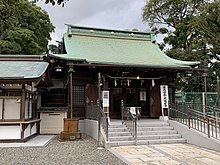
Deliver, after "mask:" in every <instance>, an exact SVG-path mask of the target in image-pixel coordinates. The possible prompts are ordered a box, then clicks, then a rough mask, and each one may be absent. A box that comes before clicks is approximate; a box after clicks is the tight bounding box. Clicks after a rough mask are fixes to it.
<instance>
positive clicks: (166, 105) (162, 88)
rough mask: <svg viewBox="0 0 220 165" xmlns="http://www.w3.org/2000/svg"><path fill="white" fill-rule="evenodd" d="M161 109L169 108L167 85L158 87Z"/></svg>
mask: <svg viewBox="0 0 220 165" xmlns="http://www.w3.org/2000/svg"><path fill="white" fill-rule="evenodd" d="M160 95H161V108H162V111H163V108H169V96H168V85H161V86H160Z"/></svg>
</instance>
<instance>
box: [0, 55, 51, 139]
mask: <svg viewBox="0 0 220 165" xmlns="http://www.w3.org/2000/svg"><path fill="white" fill-rule="evenodd" d="M43 59H44V58H43V56H30V55H1V56H0V141H5V142H10V141H13V142H14V141H18V142H24V141H26V140H28V139H29V138H31V137H32V136H34V135H36V134H38V133H39V124H40V121H41V120H40V119H39V118H38V114H37V108H38V107H39V102H38V101H39V100H38V90H37V88H48V87H49V86H51V85H52V82H51V81H49V72H48V66H49V63H47V62H44V61H43Z"/></svg>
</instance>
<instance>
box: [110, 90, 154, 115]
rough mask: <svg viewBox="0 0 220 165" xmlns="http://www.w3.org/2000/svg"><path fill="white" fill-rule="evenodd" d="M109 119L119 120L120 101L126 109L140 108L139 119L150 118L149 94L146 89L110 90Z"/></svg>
mask: <svg viewBox="0 0 220 165" xmlns="http://www.w3.org/2000/svg"><path fill="white" fill-rule="evenodd" d="M110 91H111V95H110V100H111V103H110V118H121V101H122V100H123V102H124V105H125V106H126V107H140V108H141V117H142V118H147V117H150V109H151V108H150V93H149V89H148V88H129V87H122V88H112V89H111V90H110Z"/></svg>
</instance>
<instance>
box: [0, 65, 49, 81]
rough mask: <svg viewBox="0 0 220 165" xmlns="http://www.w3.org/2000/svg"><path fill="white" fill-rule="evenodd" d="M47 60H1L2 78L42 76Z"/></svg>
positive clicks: (0, 77) (0, 72)
mask: <svg viewBox="0 0 220 165" xmlns="http://www.w3.org/2000/svg"><path fill="white" fill-rule="evenodd" d="M48 65H49V64H48V63H47V62H28V61H0V79H30V78H33V79H34V78H39V77H41V76H42V75H43V74H44V72H45V71H46V69H47V67H48Z"/></svg>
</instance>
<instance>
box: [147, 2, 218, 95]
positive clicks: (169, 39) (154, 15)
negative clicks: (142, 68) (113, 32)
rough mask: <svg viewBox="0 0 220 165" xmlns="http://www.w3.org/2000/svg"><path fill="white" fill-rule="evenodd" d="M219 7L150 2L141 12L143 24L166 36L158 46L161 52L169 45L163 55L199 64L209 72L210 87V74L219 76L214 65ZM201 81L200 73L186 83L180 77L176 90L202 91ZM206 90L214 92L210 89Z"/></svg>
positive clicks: (208, 4) (191, 3) (181, 76)
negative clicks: (145, 23) (146, 23)
mask: <svg viewBox="0 0 220 165" xmlns="http://www.w3.org/2000/svg"><path fill="white" fill-rule="evenodd" d="M219 4H220V2H219V0H215V1H206V0H175V1H172V0H149V1H148V3H147V4H146V5H145V7H144V10H143V20H144V21H146V22H148V23H149V25H150V26H151V27H152V29H153V30H154V31H155V32H156V33H161V34H166V37H165V38H164V42H163V43H162V44H161V45H162V46H161V48H162V49H163V48H164V46H166V45H169V46H168V48H169V49H166V54H167V55H169V56H170V57H172V58H176V59H180V60H199V61H201V67H208V68H209V73H208V75H210V76H209V79H208V82H210V84H213V73H212V72H213V70H216V72H217V73H220V68H219V65H217V63H216V60H220V59H219V55H220V51H219V50H220V49H219V48H220V47H219V46H220V44H219V43H220V42H219V40H220V38H219V37H220V26H219V25H220V5H219ZM202 79H203V78H202V73H201V72H199V73H197V72H196V73H194V74H193V76H192V77H190V78H188V80H186V77H185V75H179V77H178V78H177V80H178V83H179V84H177V86H179V87H180V88H182V89H183V90H187V91H203V85H198V83H199V84H201V83H203V82H201V80H202ZM182 80H185V81H182ZM192 84H194V86H192ZM196 84H197V85H196ZM208 89H209V90H214V88H212V87H211V86H208Z"/></svg>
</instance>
